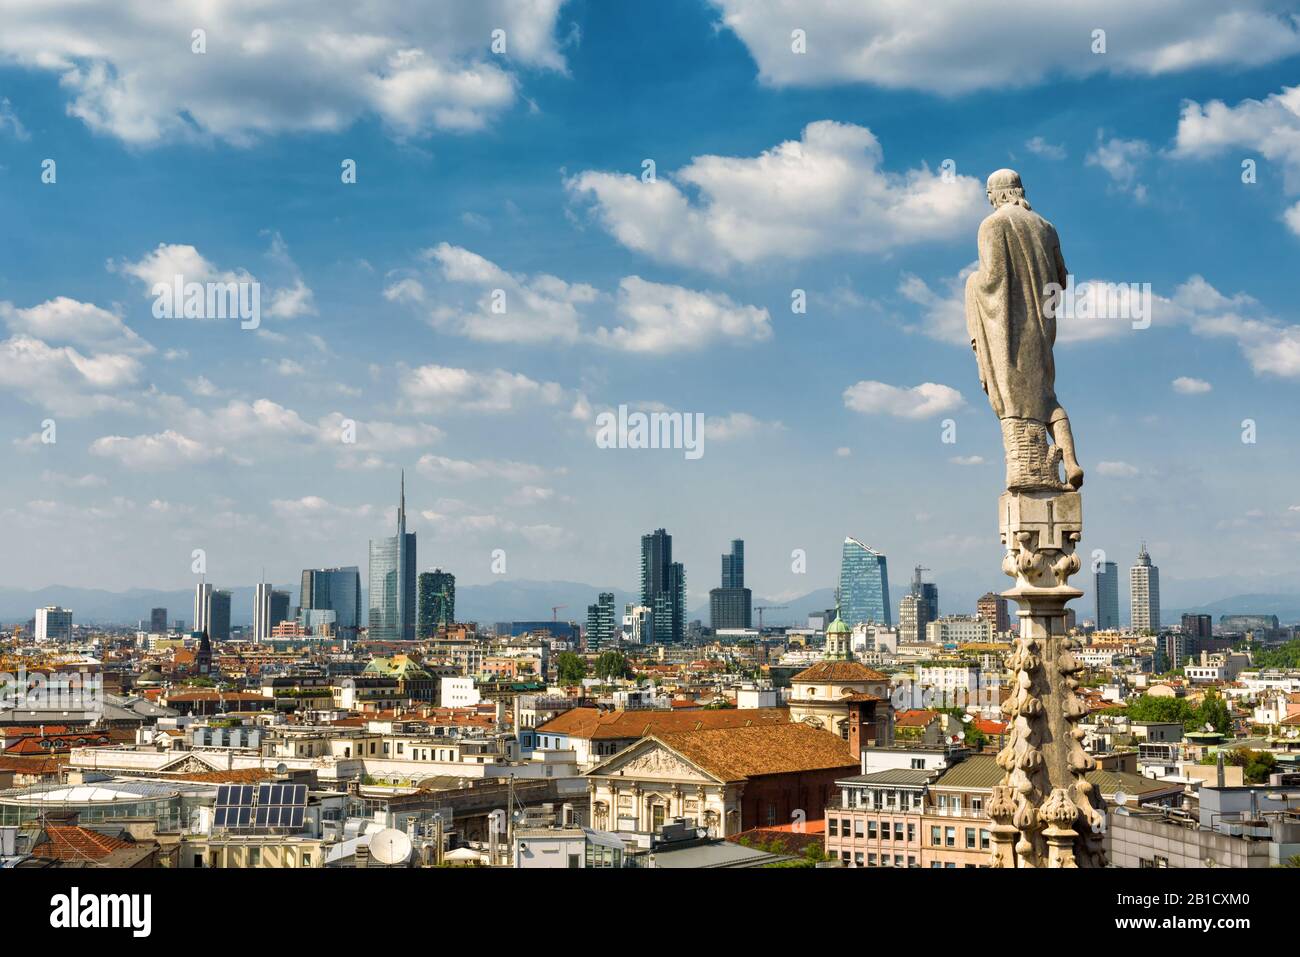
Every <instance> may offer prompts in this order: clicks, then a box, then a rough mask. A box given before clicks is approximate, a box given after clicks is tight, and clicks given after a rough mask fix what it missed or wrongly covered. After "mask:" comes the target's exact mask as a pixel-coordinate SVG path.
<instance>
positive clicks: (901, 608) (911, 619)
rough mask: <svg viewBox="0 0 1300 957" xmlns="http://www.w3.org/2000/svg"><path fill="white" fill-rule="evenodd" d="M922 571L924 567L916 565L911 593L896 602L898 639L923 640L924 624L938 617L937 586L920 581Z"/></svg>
mask: <svg viewBox="0 0 1300 957" xmlns="http://www.w3.org/2000/svg"><path fill="white" fill-rule="evenodd" d="M923 571H926V569H924V568H922V567H921V566H920V565H917V566H916V568H915V569H914V571H913V575H912V591H911V594H909V595H906V596H904V597H903V600H902V601H901V602H899V603H898V640H899V641H924V640H925V626H926V625H928V624H929V623H930V622H932V621H934V620H935V619H936V618H938V617H939V586H938V585H935V584H933V583H931V582H923V581H921V573H922V572H923Z"/></svg>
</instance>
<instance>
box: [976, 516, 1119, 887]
mask: <svg viewBox="0 0 1300 957" xmlns="http://www.w3.org/2000/svg"><path fill="white" fill-rule="evenodd" d="M999 513H1000V515H999V518H1000V522H999V524H1000V526H1001V533H1002V542H1003V544H1004V545H1005V546H1006V548H1007V553H1006V557H1005V558H1004V559H1003V561H1002V570H1003V571H1004V572H1006V573H1007V574H1008V575H1009V576H1011V577H1012V578H1014V579H1015V582H1016V584H1015V587H1014V588H1012V589H1010V590H1009V591H1006V592H1003V597H1005V598H1010V599H1014V600H1015V601H1016V602H1017V604H1018V605H1019V606H1020V608H1019V611H1018V616H1019V619H1020V635H1019V637H1018V638H1016V639H1015V644H1014V647H1013V649H1012V653H1011V655H1010V658H1009V659H1008V666H1009V668H1010V669H1011V672H1012V681H1013V684H1012V693H1011V696H1010V697H1009V698H1008V699H1007V701H1006V702H1005V703H1004V704H1003V706H1002V710H1003V713H1004V714H1006V716H1007V718H1008V721H1009V723H1010V728H1009V729H1008V740H1007V745H1006V747H1004V748H1003V749H1002V751H1001V752H1000V753H999V754H998V758H997V760H998V764H999V766H1001V768H1002V769H1003V770H1004V771H1005V772H1006V773H1005V774H1004V775H1003V779H1002V784H1001V786H1000V787H997V788H995V789H994V791H993V796H992V800H991V801H990V804H989V814H990V816H991V817H992V818H993V822H994V827H993V830H992V833H991V836H992V839H993V850H992V858H991V860H990V865H991V866H993V867H1101V866H1104V865H1105V860H1104V853H1103V850H1102V833H1103V831H1102V829H1103V827H1104V826H1105V816H1104V813H1103V811H1102V808H1101V801H1100V798H1099V796H1098V795H1096V794H1094V789H1093V786H1092V785H1091V784H1090V783H1089V782H1088V781H1087V780H1086V779H1085V777H1084V775H1085V774H1086V773H1087V772H1088V771H1090V770H1092V769H1093V768H1094V767H1095V766H1096V765H1095V762H1094V761H1093V759H1092V757H1091V756H1090V755H1088V753H1087V752H1085V751H1084V750H1083V746H1082V744H1081V743H1080V742H1081V740H1082V738H1083V732H1082V731H1080V730H1078V729H1076V728H1075V723H1076V722H1077V721H1078V720H1079V719H1080V718H1081V717H1082V716H1083V713H1084V712H1083V706H1082V704H1081V702H1080V701H1079V698H1078V696H1077V695H1076V694H1075V689H1076V688H1078V686H1079V682H1078V680H1077V678H1076V677H1075V676H1076V675H1077V674H1078V672H1080V671H1082V670H1083V668H1082V666H1081V665H1080V664H1079V663H1078V661H1077V659H1076V658H1075V657H1074V654H1073V648H1074V642H1073V640H1072V639H1070V638H1069V637H1068V636H1067V635H1066V634H1065V605H1066V603H1067V602H1069V601H1070V600H1071V599H1074V598H1079V597H1081V596H1082V595H1083V592H1081V591H1079V589H1077V588H1073V587H1071V586H1070V584H1069V578H1070V576H1071V575H1073V574H1075V573H1076V572H1078V571H1079V559H1078V556H1076V555H1075V553H1074V552H1075V546H1076V544H1077V543H1078V541H1079V538H1080V536H1081V534H1082V532H1083V505H1082V500H1081V498H1080V495H1079V493H1078V492H1074V491H1015V492H1006V493H1005V494H1003V495H1002V497H1001V499H1000V500H999Z"/></svg>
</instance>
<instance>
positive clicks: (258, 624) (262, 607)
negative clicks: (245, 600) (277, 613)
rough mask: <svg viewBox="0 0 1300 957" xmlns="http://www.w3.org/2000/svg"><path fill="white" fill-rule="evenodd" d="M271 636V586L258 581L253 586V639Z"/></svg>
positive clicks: (263, 639) (264, 639)
mask: <svg viewBox="0 0 1300 957" xmlns="http://www.w3.org/2000/svg"><path fill="white" fill-rule="evenodd" d="M270 637H271V586H270V585H268V584H267V583H266V582H258V583H257V584H256V585H255V586H253V640H254V641H266V639H268V638H270Z"/></svg>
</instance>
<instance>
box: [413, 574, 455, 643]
mask: <svg viewBox="0 0 1300 957" xmlns="http://www.w3.org/2000/svg"><path fill="white" fill-rule="evenodd" d="M419 588H420V627H419V628H418V629H417V633H418V635H419V637H421V638H429V637H432V636H433V635H436V634H437V633H438V626H439V625H451V624H453V623H455V621H456V576H455V575H453V574H452V573H451V572H445V571H443V570H442V569H441V568H435V569H434V570H433V571H431V572H420V579H419Z"/></svg>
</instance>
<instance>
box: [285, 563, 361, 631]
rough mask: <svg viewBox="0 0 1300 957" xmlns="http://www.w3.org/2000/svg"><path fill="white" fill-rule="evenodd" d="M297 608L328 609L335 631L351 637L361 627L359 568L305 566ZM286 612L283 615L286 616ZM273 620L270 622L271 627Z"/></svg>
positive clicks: (351, 566)
mask: <svg viewBox="0 0 1300 957" xmlns="http://www.w3.org/2000/svg"><path fill="white" fill-rule="evenodd" d="M298 607H299V608H300V609H302V610H303V611H308V610H310V611H332V612H334V618H335V624H336V627H337V628H338V629H339V633H340V634H341V635H342V636H344V637H355V636H356V633H357V629H358V628H360V627H361V571H360V569H358V568H357V566H356V565H345V566H343V567H341V568H305V569H303V572H302V587H301V589H300V591H299V592H298ZM288 617H289V615H288V614H286V615H285V619H288ZM275 625H276V623H275V622H272V623H271V627H272V628H274V627H275Z"/></svg>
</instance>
